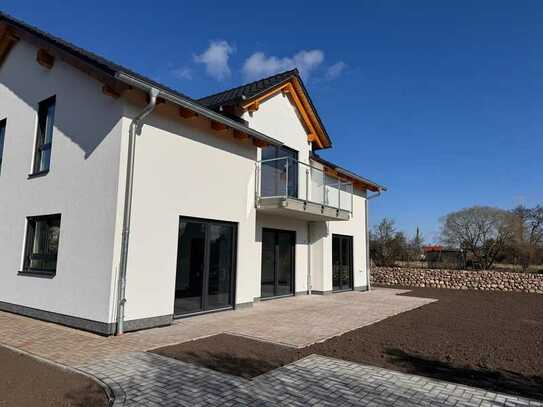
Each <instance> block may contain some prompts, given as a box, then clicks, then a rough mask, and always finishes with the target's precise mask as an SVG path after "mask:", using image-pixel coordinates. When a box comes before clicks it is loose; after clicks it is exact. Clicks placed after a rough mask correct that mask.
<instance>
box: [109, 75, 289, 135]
mask: <svg viewBox="0 0 543 407" xmlns="http://www.w3.org/2000/svg"><path fill="white" fill-rule="evenodd" d="M115 78H116V79H118V80H119V81H121V82H123V83H125V84H127V85H129V86H132V87H135V88H138V89H140V90H142V91H145V92H147V91H149V90H150V89H151V88H155V89H158V91H159V97H161V98H163V99H164V100H166V101H168V102H171V103H174V104H176V105H178V106H180V107H182V108H185V109H189V110H190V111H192V112H194V113H196V114H197V115H199V116H202V117H205V118H207V119H209V120H211V121H212V122H216V123H221V124H223V125H224V126H226V127H228V128H231V129H233V130H234V131H237V132H241V133H243V134H246V135H247V136H250V137H252V138H253V139H255V140H259V141H261V142H263V143H265V144H271V145H283V143H282V142H280V141H279V140H276V139H274V138H272V137H268V136H266V135H265V134H263V133H260V132H259V131H256V130H254V129H251V128H250V127H247V126H245V125H243V124H242V123H239V122H237V121H235V120H232V119H230V118H228V117H225V116H223V115H222V114H220V113H217V112H215V111H214V110H210V109H207V108H205V107H203V106H202V105H200V104H198V103H195V102H193V101H191V100H190V99H187V98H181V97H179V95H176V94H175V93H172V92H170V91H168V90H166V89H163V88H160V87H157V86H155V85H154V84H152V83H148V82H146V81H143V80H141V79H139V78H136V77H134V76H132V75H130V74H128V73H125V72H117V73H116V74H115Z"/></svg>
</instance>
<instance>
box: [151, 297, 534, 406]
mask: <svg viewBox="0 0 543 407" xmlns="http://www.w3.org/2000/svg"><path fill="white" fill-rule="evenodd" d="M338 295H341V294H338ZM405 295H409V296H417V297H428V298H436V299H438V300H439V301H437V302H434V303H431V304H428V305H425V306H423V307H421V308H417V309H415V310H412V311H409V312H405V313H403V314H400V315H397V316H394V317H391V318H388V319H386V320H384V321H381V322H379V323H376V324H373V325H370V326H367V327H364V328H360V329H357V330H355V331H351V332H348V333H346V334H344V335H341V336H338V337H335V338H331V339H329V340H327V341H325V342H322V343H317V344H314V345H311V346H309V347H307V348H303V349H293V348H289V347H283V346H278V345H275V344H270V343H264V342H259V341H256V340H252V339H247V338H239V337H235V336H231V335H224V334H223V335H216V336H213V337H209V338H204V339H200V340H196V341H191V342H186V343H182V344H178V345H173V346H168V347H165V348H161V349H158V350H155V351H154V352H156V353H158V354H162V355H165V356H169V357H173V358H176V359H179V360H183V361H186V362H190V363H196V364H200V365H203V366H206V367H209V368H212V369H215V370H219V371H222V372H226V373H230V374H235V375H238V376H242V377H254V376H256V375H259V374H262V373H264V372H266V371H269V370H272V369H275V368H277V367H279V366H282V365H284V364H287V363H291V362H293V361H295V360H297V359H299V358H302V357H304V356H306V355H309V354H311V353H317V354H320V355H324V356H330V357H334V358H339V359H345V360H350V361H354V362H360V363H365V364H370V365H375V366H380V367H385V368H388V369H393V370H399V371H402V372H407V373H413V374H418V375H423V376H428V377H433V378H437V379H442V380H447V381H453V382H457V383H462V384H467V385H470V386H475V387H481V388H485V389H488V390H491V391H498V392H503V393H509V394H516V395H522V396H525V397H531V398H537V399H541V400H543V295H538V294H524V293H497V292H480V291H462V290H447V289H433V288H417V289H413V290H412V291H411V292H410V293H408V294H405Z"/></svg>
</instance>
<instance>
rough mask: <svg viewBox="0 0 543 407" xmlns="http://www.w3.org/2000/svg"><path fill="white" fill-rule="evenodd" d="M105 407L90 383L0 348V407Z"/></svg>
mask: <svg viewBox="0 0 543 407" xmlns="http://www.w3.org/2000/svg"><path fill="white" fill-rule="evenodd" d="M51 346H54V345H53V344H52V345H51ZM107 403H108V399H107V396H106V394H105V393H104V390H103V389H102V387H100V385H98V384H97V383H96V382H95V381H94V380H92V379H90V378H88V377H86V376H84V375H81V374H77V373H72V372H70V371H67V370H64V369H61V368H58V367H55V366H53V365H50V364H48V363H45V362H42V361H40V360H37V359H34V358H32V357H30V356H27V355H24V354H21V353H18V352H15V351H12V350H10V349H7V348H4V347H2V346H0V406H1V407H37V406H39V407H53V406H54V407H57V406H63V407H102V406H106V405H107Z"/></svg>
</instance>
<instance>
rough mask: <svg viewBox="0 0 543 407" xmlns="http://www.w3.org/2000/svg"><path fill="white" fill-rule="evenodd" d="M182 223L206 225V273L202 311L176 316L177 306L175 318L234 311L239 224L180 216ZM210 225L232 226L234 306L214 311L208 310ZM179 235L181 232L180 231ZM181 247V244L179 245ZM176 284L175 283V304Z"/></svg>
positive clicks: (203, 284)
mask: <svg viewBox="0 0 543 407" xmlns="http://www.w3.org/2000/svg"><path fill="white" fill-rule="evenodd" d="M181 222H193V223H202V224H204V225H205V243H204V271H203V273H204V274H203V276H202V297H201V310H200V311H195V312H189V313H186V314H176V313H175V305H174V309H173V318H174V319H179V318H186V317H191V316H195V315H200V314H208V313H212V312H218V311H224V310H230V309H234V308H235V307H236V286H237V275H238V273H237V248H238V223H237V222H229V221H225V220H220V219H208V218H195V217H192V216H182V215H180V216H179V224H180V223H181ZM210 224H219V225H227V226H232V270H231V273H232V275H231V279H230V280H231V281H230V292H231V293H232V304H231V305H228V306H225V307H221V308H214V309H206V308H207V296H208V290H209V256H210V253H209V225H210ZM178 234H179V230H178ZM177 238H178V239H179V236H178V237H177ZM178 247H179V243H178ZM177 257H178V258H177V261H179V252H178V254H177ZM175 275H176V278H177V263H176V268H175ZM175 285H176V284H175V283H174V288H173V290H174V304H175Z"/></svg>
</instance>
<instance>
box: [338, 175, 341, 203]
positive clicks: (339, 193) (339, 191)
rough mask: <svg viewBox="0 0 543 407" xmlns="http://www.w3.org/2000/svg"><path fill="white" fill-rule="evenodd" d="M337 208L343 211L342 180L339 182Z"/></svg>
mask: <svg viewBox="0 0 543 407" xmlns="http://www.w3.org/2000/svg"><path fill="white" fill-rule="evenodd" d="M337 207H338V209H341V180H340V179H338V181H337Z"/></svg>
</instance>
